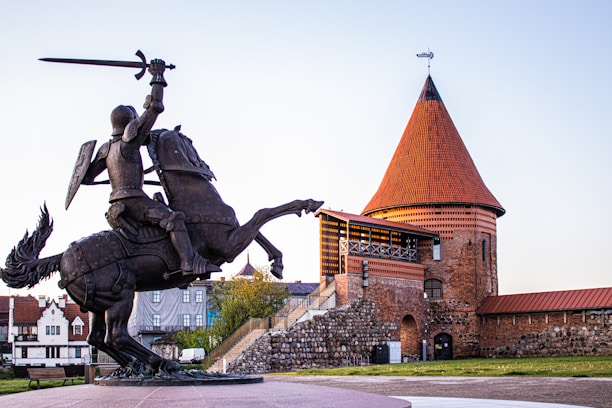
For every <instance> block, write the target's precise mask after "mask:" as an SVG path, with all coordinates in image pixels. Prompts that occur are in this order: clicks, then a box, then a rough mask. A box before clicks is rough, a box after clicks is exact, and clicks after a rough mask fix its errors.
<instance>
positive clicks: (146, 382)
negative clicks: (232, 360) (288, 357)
mask: <svg viewBox="0 0 612 408" xmlns="http://www.w3.org/2000/svg"><path fill="white" fill-rule="evenodd" d="M262 382H263V377H262V376H254V375H235V374H222V373H207V372H205V371H201V370H187V371H179V372H176V373H173V374H164V375H150V376H146V375H142V376H130V377H124V376H117V375H104V376H99V377H96V378H95V379H94V384H96V385H107V386H120V387H126V386H127V387H129V386H134V387H143V386H144V387H146V386H153V387H160V386H183V385H189V386H191V385H232V384H256V383H262Z"/></svg>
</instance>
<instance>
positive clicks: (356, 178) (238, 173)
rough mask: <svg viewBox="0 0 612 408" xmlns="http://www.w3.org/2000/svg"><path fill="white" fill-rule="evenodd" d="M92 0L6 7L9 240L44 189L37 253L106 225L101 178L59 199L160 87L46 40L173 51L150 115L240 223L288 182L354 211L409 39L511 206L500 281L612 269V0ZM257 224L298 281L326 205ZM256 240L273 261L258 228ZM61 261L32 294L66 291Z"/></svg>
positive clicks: (397, 117) (404, 86)
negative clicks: (186, 144) (121, 119)
mask: <svg viewBox="0 0 612 408" xmlns="http://www.w3.org/2000/svg"><path fill="white" fill-rule="evenodd" d="M91 3H93V2H82V1H72V2H69V1H56V2H46V1H34V2H32V1H30V2H11V3H9V4H7V5H4V6H3V7H2V13H1V14H0V50H1V51H2V55H3V62H2V64H0V78H2V82H3V92H2V98H1V101H0V115H1V119H2V125H3V137H2V143H3V147H2V149H1V151H0V174H2V176H1V177H2V180H3V188H4V195H3V200H2V214H3V215H2V227H3V228H2V233H1V234H0V255H2V254H8V252H9V251H10V249H11V247H12V246H13V245H15V244H16V243H17V241H18V240H19V239H20V238H21V237H22V235H23V233H24V232H25V229H26V228H28V229H30V230H31V229H33V228H34V227H35V223H36V220H37V217H38V214H39V210H38V208H39V206H41V205H42V204H43V202H44V201H45V200H46V202H47V205H48V207H49V210H50V211H51V215H52V216H53V218H54V220H55V231H54V233H53V234H52V235H51V237H50V239H49V241H48V244H47V247H46V248H45V250H44V251H43V254H42V255H43V256H50V255H53V254H55V253H58V252H61V251H63V250H64V249H65V248H66V247H67V246H68V244H69V243H70V242H71V241H73V240H76V239H78V238H81V237H83V236H86V235H89V234H91V233H93V232H97V231H99V230H103V229H107V228H108V227H107V225H106V221H105V219H104V212H105V211H106V208H107V198H108V193H109V191H108V187H107V186H97V187H86V186H84V187H82V188H81V190H80V191H79V193H78V194H77V196H76V198H75V200H74V202H73V203H72V206H71V207H70V210H69V211H65V210H64V207H63V205H64V198H65V195H66V189H67V185H68V181H69V177H70V175H71V172H72V167H73V164H74V161H75V158H76V154H77V151H78V148H79V146H80V145H81V144H82V143H83V142H85V141H87V140H90V139H97V140H98V143H99V144H100V143H102V142H103V141H105V140H106V139H107V138H108V137H109V134H110V124H109V120H108V118H109V114H110V111H111V110H112V108H113V107H115V106H116V105H118V104H133V105H135V106H137V107H140V106H141V104H142V101H143V100H144V97H145V95H146V94H147V93H148V91H149V86H148V80H141V81H136V80H135V79H134V77H133V74H134V73H135V72H133V71H132V70H128V69H119V68H115V69H113V68H98V67H84V66H76V65H75V66H68V65H60V64H50V63H43V62H39V61H38V60H37V59H38V58H40V57H81V58H107V59H123V60H126V59H127V60H137V57H135V56H134V53H135V51H136V50H137V49H141V50H142V51H143V52H144V53H145V55H146V56H147V58H148V59H151V58H163V59H165V60H166V61H167V62H168V63H173V64H176V66H177V69H176V70H174V71H171V72H168V73H167V74H166V79H167V81H168V83H169V85H168V88H167V89H166V98H165V103H166V111H165V112H164V113H163V114H162V115H161V116H160V117H159V119H158V121H157V127H173V126H175V125H177V124H182V126H183V128H182V129H183V132H184V133H185V134H187V135H188V136H189V137H190V138H192V139H193V140H194V144H195V146H196V147H197V148H198V150H199V152H200V155H201V156H202V157H203V158H204V159H205V160H206V161H207V162H208V163H209V164H210V165H211V167H212V168H213V170H214V172H215V174H216V175H217V178H218V182H216V183H215V184H216V187H217V189H218V190H219V191H220V193H221V194H222V196H223V198H224V200H225V201H226V202H227V203H228V204H230V205H232V206H233V207H234V209H235V210H236V212H237V214H238V218H239V220H240V221H241V222H246V221H247V220H248V219H249V218H250V217H251V215H252V214H253V213H254V212H255V211H256V210H258V209H259V208H262V207H268V206H273V205H278V204H281V203H283V202H286V201H290V200H292V199H294V198H308V197H312V198H315V199H321V200H325V202H326V203H325V208H331V209H334V210H344V211H347V212H353V213H360V212H361V210H362V209H363V207H364V206H365V205H366V204H367V202H368V201H369V199H370V198H371V196H372V195H373V194H374V192H375V191H376V189H377V187H378V184H379V183H380V181H381V178H382V176H383V173H384V171H385V169H386V167H387V165H388V163H389V161H390V159H391V156H392V154H393V151H394V150H395V147H396V146H397V143H398V142H399V139H400V136H401V135H402V132H403V130H404V127H405V125H406V123H407V121H408V119H409V117H410V114H411V113H412V110H413V108H414V104H415V103H416V100H417V98H418V95H419V92H420V90H421V87H422V86H423V83H424V81H425V78H426V76H427V63H426V60H422V59H418V58H416V56H415V54H416V53H418V52H422V51H426V50H427V48H428V47H430V48H431V50H432V51H433V52H434V53H435V58H434V59H433V60H432V62H431V65H432V67H431V75H432V77H433V79H434V82H435V83H436V86H437V88H438V90H439V92H440V94H441V96H442V99H443V100H444V103H445V105H446V107H447V109H448V111H449V112H450V115H451V117H452V118H453V121H454V123H455V125H456V127H457V129H458V131H459V133H460V135H461V136H462V138H463V141H464V142H465V144H466V146H467V148H468V150H469V151H470V153H471V155H472V158H473V159H474V161H475V163H476V166H477V167H478V169H479V171H480V173H481V175H482V177H483V179H484V181H485V183H486V184H487V186H488V187H489V189H490V190H491V191H492V192H493V194H494V195H495V196H496V197H497V199H498V200H499V201H500V202H501V203H502V205H503V206H504V208H505V209H506V210H507V214H506V215H505V216H503V217H502V218H500V219H499V220H498V270H499V282H500V287H499V289H500V294H507V293H523V292H534V291H548V290H565V289H574V288H591V287H603V286H612V273H610V272H611V266H610V265H611V263H612V262H611V261H612V251H611V250H610V249H609V244H610V239H609V234H608V232H609V231H611V230H612V216H611V215H610V214H611V213H610V211H609V210H608V208H607V206H608V205H609V204H610V203H611V202H612V191H611V187H610V185H611V183H610V181H609V180H608V179H609V177H610V175H611V174H612V160H611V159H610V157H609V156H610V153H612V142H611V138H610V120H609V118H611V117H612V81H611V80H610V75H611V73H612V47H611V42H612V25H611V24H610V21H612V3H610V2H608V1H581V2H578V1H571V2H570V1H496V2H491V1H461V2H458V1H427V2H425V1H369V2H366V1H307V2H306V1H302V2H297V1H223V2H221V1H219V2H212V1H197V2H196V1H175V2H172V3H170V2H156V1H147V2H137V1H134V2H124V1H105V2H97V3H96V4H95V5H92V4H91ZM262 231H263V232H264V234H265V235H266V236H267V237H268V238H269V239H270V240H271V241H272V242H274V243H275V244H276V245H277V246H278V247H279V248H280V249H281V250H282V251H283V252H284V253H285V258H284V263H285V266H286V271H285V276H286V279H287V280H289V281H293V280H296V279H301V280H303V281H317V280H318V266H319V254H318V220H316V219H315V218H314V217H312V216H306V217H302V218H297V217H294V216H293V217H285V218H282V219H278V220H276V221H274V222H272V223H271V224H269V225H267V226H265V227H264V228H263V230H262ZM249 252H250V257H251V263H253V264H254V265H263V264H266V263H267V257H266V255H265V254H264V252H263V251H262V250H261V249H259V247H257V246H252V247H251V248H250V249H249ZM2 256H4V255H2ZM245 262H246V253H244V254H243V255H242V256H241V257H239V258H238V259H237V260H236V261H235V262H234V263H233V264H230V265H225V266H224V271H225V275H231V274H233V273H235V272H237V271H238V270H239V269H240V268H241V267H242V266H243V265H244V263H245ZM57 279H58V277H57V274H56V275H55V276H54V277H53V279H52V280H50V281H48V282H46V283H44V284H41V285H38V286H37V287H36V288H34V289H33V290H31V291H30V292H29V293H32V294H35V295H36V294H43V293H44V294H50V295H56V294H58V293H60V291H59V290H58V289H57V285H56V282H57ZM7 293H8V289H7V288H6V287H1V288H0V294H7ZM11 293H15V291H12V292H11ZM20 293H26V292H25V291H20Z"/></svg>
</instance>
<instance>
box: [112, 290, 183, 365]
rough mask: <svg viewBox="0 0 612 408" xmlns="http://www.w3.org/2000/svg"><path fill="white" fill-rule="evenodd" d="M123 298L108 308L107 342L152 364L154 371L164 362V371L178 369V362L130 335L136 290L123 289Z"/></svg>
mask: <svg viewBox="0 0 612 408" xmlns="http://www.w3.org/2000/svg"><path fill="white" fill-rule="evenodd" d="M121 295H122V299H121V300H120V301H118V302H116V303H115V304H114V305H112V306H111V307H109V308H108V309H107V310H106V327H107V330H106V338H105V343H106V344H107V345H108V346H109V347H112V348H114V349H116V350H122V351H123V352H125V353H127V354H129V355H132V356H134V357H135V358H136V359H137V360H140V361H141V362H143V363H145V364H147V365H149V366H150V368H151V370H152V372H153V373H156V372H157V371H158V370H159V368H160V365H161V364H162V363H164V366H163V367H162V369H163V370H164V371H178V369H179V368H180V367H179V365H178V363H175V362H173V361H169V360H165V359H164V358H162V357H161V356H159V355H157V354H155V353H153V352H152V351H151V350H149V349H148V348H146V347H145V346H143V345H142V344H140V343H138V342H137V341H136V340H134V339H133V338H132V336H130V334H129V333H128V330H127V322H128V319H129V318H130V314H131V313H132V302H133V300H134V291H133V290H128V289H123V291H122V292H121Z"/></svg>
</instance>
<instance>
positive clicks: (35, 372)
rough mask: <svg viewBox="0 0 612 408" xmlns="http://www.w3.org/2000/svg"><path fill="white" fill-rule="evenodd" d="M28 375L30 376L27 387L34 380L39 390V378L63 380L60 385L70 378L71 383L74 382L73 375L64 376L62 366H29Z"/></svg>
mask: <svg viewBox="0 0 612 408" xmlns="http://www.w3.org/2000/svg"><path fill="white" fill-rule="evenodd" d="M28 377H30V382H29V383H28V388H29V387H30V384H32V381H36V385H37V386H38V389H39V390H40V380H64V382H63V383H62V385H65V384H66V381H68V380H71V381H72V384H74V377H66V372H65V371H64V368H63V367H29V368H28Z"/></svg>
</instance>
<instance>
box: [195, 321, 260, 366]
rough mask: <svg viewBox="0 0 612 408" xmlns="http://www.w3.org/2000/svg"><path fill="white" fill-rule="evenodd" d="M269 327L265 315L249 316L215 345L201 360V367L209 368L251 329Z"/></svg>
mask: <svg viewBox="0 0 612 408" xmlns="http://www.w3.org/2000/svg"><path fill="white" fill-rule="evenodd" d="M269 328H270V322H269V319H268V318H267V317H263V318H255V317H251V318H250V319H249V320H247V321H246V323H244V324H243V325H242V326H240V327H239V328H238V329H236V331H235V332H234V333H233V334H232V335H231V336H229V337H228V338H227V339H225V340H223V342H222V343H221V344H219V345H218V346H217V348H215V349H214V350H213V351H211V352H210V353H209V354H208V356H206V357H205V358H204V360H203V361H202V369H203V370H207V369H209V368H210V367H211V366H212V365H213V364H214V363H215V362H217V360H219V359H220V358H221V357H223V356H224V355H225V354H226V353H227V352H228V351H230V350H231V349H232V348H233V347H234V346H235V345H236V344H238V343H239V342H240V340H242V339H243V338H245V337H246V336H247V335H248V334H249V333H251V332H252V331H253V330H257V329H264V330H267V329H269Z"/></svg>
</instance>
